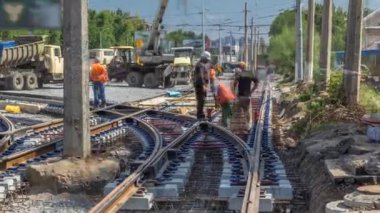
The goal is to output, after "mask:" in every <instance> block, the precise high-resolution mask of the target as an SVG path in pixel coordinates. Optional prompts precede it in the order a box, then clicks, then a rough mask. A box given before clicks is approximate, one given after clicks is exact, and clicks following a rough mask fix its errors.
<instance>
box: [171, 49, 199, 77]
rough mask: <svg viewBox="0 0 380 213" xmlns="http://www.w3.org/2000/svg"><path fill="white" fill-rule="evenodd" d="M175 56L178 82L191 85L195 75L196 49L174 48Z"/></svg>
mask: <svg viewBox="0 0 380 213" xmlns="http://www.w3.org/2000/svg"><path fill="white" fill-rule="evenodd" d="M172 52H173V54H174V63H173V69H174V70H173V71H174V72H175V73H176V82H177V83H185V84H189V83H190V82H191V78H192V73H193V58H194V57H193V56H194V47H176V48H172Z"/></svg>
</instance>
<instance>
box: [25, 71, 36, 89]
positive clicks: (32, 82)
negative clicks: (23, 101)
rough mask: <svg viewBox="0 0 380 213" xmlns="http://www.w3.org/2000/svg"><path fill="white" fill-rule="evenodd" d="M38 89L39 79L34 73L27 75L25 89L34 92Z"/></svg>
mask: <svg viewBox="0 0 380 213" xmlns="http://www.w3.org/2000/svg"><path fill="white" fill-rule="evenodd" d="M37 87H38V79H37V76H36V74H34V73H32V72H31V73H26V74H25V75H24V89H26V90H33V89H36V88H37Z"/></svg>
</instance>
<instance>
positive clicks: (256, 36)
mask: <svg viewBox="0 0 380 213" xmlns="http://www.w3.org/2000/svg"><path fill="white" fill-rule="evenodd" d="M259 31H260V30H259V28H258V27H255V35H254V37H255V41H254V43H255V44H254V52H253V53H254V54H253V61H254V64H253V67H254V68H257V54H258V51H259V49H258V47H259V42H258V39H259Z"/></svg>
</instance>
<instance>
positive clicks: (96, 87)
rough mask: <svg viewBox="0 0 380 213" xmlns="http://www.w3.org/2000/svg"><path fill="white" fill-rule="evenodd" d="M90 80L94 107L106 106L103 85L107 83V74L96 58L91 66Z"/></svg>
mask: <svg viewBox="0 0 380 213" xmlns="http://www.w3.org/2000/svg"><path fill="white" fill-rule="evenodd" d="M90 80H91V81H92V84H93V86H92V87H93V91H94V105H95V107H105V106H106V96H105V84H106V83H107V82H108V72H107V70H106V68H104V66H102V65H101V64H100V60H99V59H98V58H96V59H95V60H94V64H92V66H91V73H90Z"/></svg>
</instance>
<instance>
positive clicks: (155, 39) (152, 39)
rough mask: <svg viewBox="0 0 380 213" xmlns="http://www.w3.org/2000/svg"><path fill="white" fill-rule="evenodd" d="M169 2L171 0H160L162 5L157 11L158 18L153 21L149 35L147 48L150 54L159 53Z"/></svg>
mask: <svg viewBox="0 0 380 213" xmlns="http://www.w3.org/2000/svg"><path fill="white" fill-rule="evenodd" d="M168 2H169V0H161V1H160V7H159V9H158V11H157V15H156V18H155V20H154V22H153V25H152V30H151V33H150V36H149V42H148V45H147V49H146V50H147V51H148V53H149V55H159V52H158V47H159V42H160V33H161V32H160V31H161V23H162V20H163V17H164V15H165V11H166V8H167V6H168ZM147 55H148V54H147Z"/></svg>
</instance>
